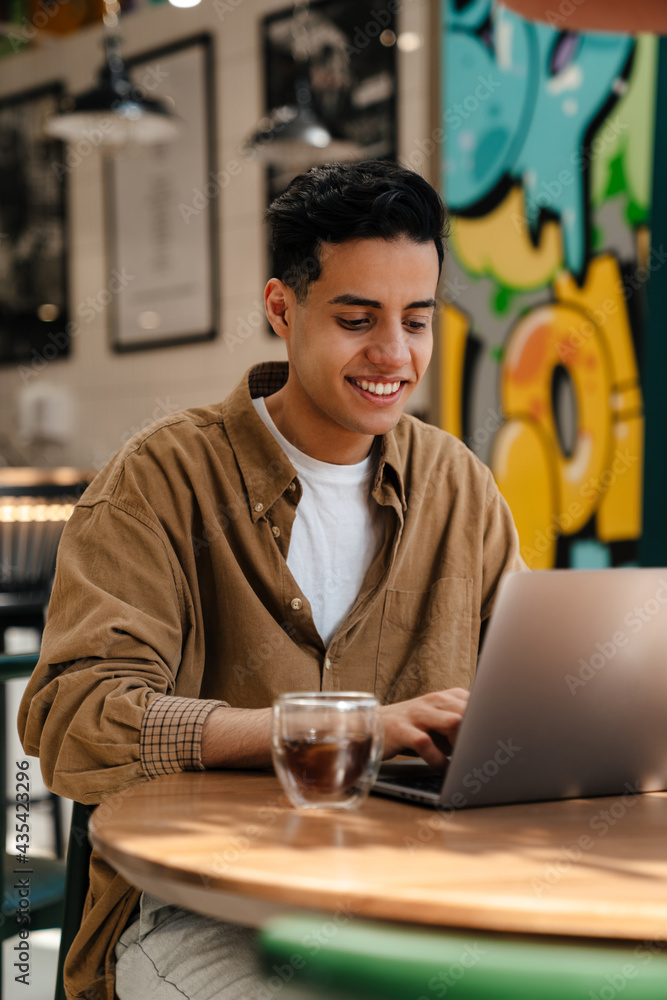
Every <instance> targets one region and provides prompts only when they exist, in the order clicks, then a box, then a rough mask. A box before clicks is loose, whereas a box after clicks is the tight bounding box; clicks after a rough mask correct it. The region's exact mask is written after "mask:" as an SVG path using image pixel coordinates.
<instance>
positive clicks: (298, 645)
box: [19, 161, 522, 1000]
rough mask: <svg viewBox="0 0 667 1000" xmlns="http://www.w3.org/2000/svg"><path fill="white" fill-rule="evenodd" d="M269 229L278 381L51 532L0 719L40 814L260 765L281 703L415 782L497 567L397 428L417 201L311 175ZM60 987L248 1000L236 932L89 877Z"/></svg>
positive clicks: (406, 186) (436, 442)
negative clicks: (342, 706)
mask: <svg viewBox="0 0 667 1000" xmlns="http://www.w3.org/2000/svg"><path fill="white" fill-rule="evenodd" d="M268 217H269V222H270V224H271V227H272V230H273V251H274V268H275V270H274V274H275V277H273V278H271V280H270V281H269V282H268V284H267V286H266V290H265V303H266V313H267V316H268V318H269V321H270V323H271V325H272V327H273V329H274V330H275V332H276V333H277V334H278V336H279V337H282V338H283V340H284V341H285V344H286V349H287V358H288V360H287V362H286V363H284V362H283V363H276V362H272V363H268V364H264V365H259V366H257V367H255V368H253V369H251V370H250V371H249V372H248V373H247V374H246V375H245V376H244V378H243V379H242V381H241V382H240V383H239V385H238V386H237V387H236V388H235V389H234V390H233V392H232V393H231V394H230V396H228V397H227V399H225V400H224V401H223V402H222V403H218V404H214V405H211V406H206V407H201V408H198V409H192V410H186V411H183V412H181V413H177V414H172V415H171V416H169V417H166V418H165V419H163V420H160V421H158V422H157V423H155V424H153V425H152V426H151V427H150V428H148V429H147V430H144V431H142V432H141V433H140V434H138V435H136V436H135V437H134V438H133V439H132V440H131V441H130V442H128V444H127V445H126V446H125V447H124V448H123V449H122V451H121V452H119V454H118V455H117V456H116V457H115V458H114V459H113V460H112V462H111V463H110V464H109V465H108V466H107V468H105V469H104V470H103V471H102V472H101V473H100V474H99V475H98V476H97V478H96V479H95V481H94V482H93V483H92V485H91V486H90V487H89V489H88V490H87V491H86V493H85V494H84V496H83V497H82V499H81V501H80V502H79V504H78V505H77V507H76V509H75V512H74V514H73V516H72V518H71V520H70V521H69V522H68V524H67V527H66V529H65V532H64V534H63V539H62V542H61V546H60V550H59V555H58V567H57V571H56V578H55V582H54V587H53V594H52V600H51V604H50V607H49V615H48V621H47V625H46V629H45V632H44V640H43V646H42V656H41V660H40V663H39V665H38V667H37V670H36V671H35V674H34V676H33V678H32V679H31V682H30V684H29V686H28V689H27V691H26V694H25V697H24V700H23V703H22V707H21V714H20V719H19V728H20V730H21V732H22V739H23V744H24V747H25V750H26V752H27V753H30V754H36V755H38V756H40V758H41V763H42V771H43V773H44V777H45V779H46V781H47V784H48V785H49V787H51V788H53V789H54V790H55V791H56V792H57V793H59V794H62V795H66V796H69V797H71V798H74V799H78V800H80V801H84V802H90V803H94V802H99V801H100V799H101V798H103V797H106V796H109V795H112V794H117V793H119V792H120V793H122V792H124V791H126V790H127V789H128V788H130V787H131V786H132V785H133V784H136V783H137V782H139V781H144V780H146V779H151V778H154V777H156V776H158V775H162V774H167V773H170V772H175V771H181V770H200V769H205V768H213V767H265V766H268V765H269V764H270V762H271V753H270V707H269V706H270V705H271V703H272V701H273V699H274V698H275V697H276V696H277V695H278V694H280V693H281V692H285V691H295V690H304V691H307V690H325V691H336V690H362V691H374V692H375V693H376V694H377V696H378V697H379V699H380V700H381V702H382V705H383V707H382V710H381V711H382V718H383V723H384V749H385V757H391V756H393V755H395V754H396V753H397V752H399V751H400V750H403V749H405V750H411V751H413V752H416V753H418V754H421V755H422V756H423V757H424V759H425V760H427V761H428V762H429V763H431V764H432V765H434V766H436V767H439V766H441V765H442V764H443V763H444V757H445V752H446V750H447V747H448V745H449V743H450V742H451V741H452V740H453V739H454V738H455V735H456V731H457V728H458V725H459V723H460V721H461V717H462V714H463V712H464V710H465V705H466V700H467V691H468V689H469V687H470V683H471V680H472V677H473V674H474V670H475V664H476V660H477V652H478V643H479V634H480V625H481V622H482V621H483V620H484V619H485V618H487V617H488V615H489V614H490V612H491V609H492V606H493V602H494V599H495V595H496V591H497V588H498V583H499V581H500V578H501V576H502V575H503V573H504V572H505V571H507V570H510V569H519V568H522V562H521V558H520V556H519V544H518V539H517V535H516V531H515V529H514V525H513V523H512V518H511V515H510V513H509V510H508V508H507V505H506V504H505V502H504V501H503V499H502V497H501V496H500V494H499V493H498V490H497V488H496V486H495V483H494V481H493V477H492V476H491V473H490V472H489V470H488V468H487V467H486V466H484V465H483V464H482V463H481V462H480V461H478V459H477V458H475V456H474V455H472V453H471V452H470V451H469V450H468V449H467V448H466V447H465V445H463V444H462V443H461V442H460V441H458V440H456V439H455V438H453V437H451V436H450V435H448V434H446V433H445V432H444V431H441V430H439V429H437V428H436V427H433V426H430V425H427V424H424V423H422V422H421V421H419V420H417V419H415V418H414V417H410V416H406V415H404V413H403V411H404V408H405V404H406V403H407V401H408V399H409V398H410V396H411V394H412V393H413V392H414V390H415V389H416V387H417V386H418V385H419V382H420V380H421V379H422V377H423V376H424V373H425V371H426V369H427V366H428V363H429V360H430V357H431V352H432V348H433V311H434V307H435V304H436V302H435V296H436V289H437V284H438V280H439V275H440V271H441V268H442V262H443V257H444V229H445V210H444V206H443V204H442V202H441V200H440V198H439V196H438V195H437V193H436V192H435V191H434V190H433V188H432V187H430V185H429V184H427V183H426V182H425V181H424V180H423V179H422V178H421V177H420V176H419V175H417V174H415V173H412V172H411V171H408V170H404V169H402V168H401V167H399V166H397V165H395V164H391V163H385V162H380V161H369V162H366V163H358V164H347V165H341V164H329V165H326V166H323V167H320V168H315V169H313V170H311V171H308V172H307V173H305V174H302V175H300V176H299V177H297V178H296V179H295V180H294V181H293V182H292V184H291V185H290V186H289V187H288V189H287V190H286V192H285V193H284V194H283V195H281V196H280V197H279V198H278V199H277V201H276V202H274V204H273V205H272V206H271V208H270V210H269V214H268ZM65 979H66V986H67V991H68V996H69V997H71V998H74V997H81V996H84V995H85V996H86V997H87V998H88V1000H113V996H114V988H115V990H116V995H117V996H118V997H119V998H120V1000H135V998H137V1000H145V998H146V997H150V998H151V1000H155V998H159V1000H162V998H164V1000H181V998H182V997H183V996H186V997H189V998H193V1000H195V998H196V1000H205V998H209V997H210V998H212V997H216V998H225V1000H232V998H236V1000H254V998H255V997H262V996H264V995H266V990H265V988H264V987H263V986H262V984H261V982H260V980H259V978H258V973H257V969H256V965H255V955H254V948H253V932H252V931H250V930H249V929H247V928H243V927H239V926H236V925H231V924H223V923H220V922H218V921H214V920H210V919H208V918H205V917H202V916H199V915H197V914H194V913H190V912H188V911H186V910H182V909H177V908H175V907H171V906H167V905H165V904H164V903H163V902H161V901H160V900H157V899H153V898H151V897H149V896H147V895H146V894H143V896H141V898H139V893H138V892H137V891H135V890H133V889H132V888H131V887H130V886H128V885H127V884H126V883H125V882H123V880H122V879H121V878H120V876H118V875H115V873H114V872H112V871H111V870H110V869H109V868H108V867H107V866H106V865H105V864H104V863H103V862H102V861H101V859H99V858H97V857H96V856H95V855H93V861H92V864H91V888H90V894H89V900H88V907H87V910H86V916H85V918H84V921H83V924H82V927H81V930H80V932H79V935H78V937H77V938H76V940H75V943H74V946H73V948H72V950H71V951H70V954H69V956H68V960H67V964H66V970H65Z"/></svg>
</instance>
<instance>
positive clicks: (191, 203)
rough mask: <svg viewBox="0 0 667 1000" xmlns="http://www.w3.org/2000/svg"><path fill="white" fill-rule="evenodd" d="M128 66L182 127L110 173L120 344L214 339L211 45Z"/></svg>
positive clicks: (114, 327)
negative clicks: (173, 136)
mask: <svg viewBox="0 0 667 1000" xmlns="http://www.w3.org/2000/svg"><path fill="white" fill-rule="evenodd" d="M127 66H128V69H129V71H130V75H131V78H132V81H133V83H134V85H135V86H136V87H138V88H140V91H141V92H142V93H143V94H145V96H147V97H151V98H156V97H157V98H160V99H162V100H164V101H167V102H168V103H169V104H170V105H172V106H173V110H174V112H175V113H176V114H177V115H178V117H179V118H180V119H181V121H182V129H181V132H180V134H179V136H178V137H177V138H176V139H175V140H173V141H172V142H170V143H165V144H163V145H158V146H152V147H139V148H136V149H134V150H132V151H127V152H126V153H124V154H123V155H122V156H118V157H115V158H110V159H109V160H108V161H107V164H106V167H105V189H106V198H105V205H106V222H107V227H106V228H107V240H108V275H109V287H110V290H111V292H112V297H111V301H110V303H109V319H110V340H111V346H112V348H113V350H114V351H116V352H125V351H139V350H147V349H154V348H162V347H168V346H177V345H182V344H186V343H195V342H197V341H206V340H211V339H213V338H215V337H216V336H217V335H218V314H219V309H218V303H219V299H220V288H219V274H220V266H219V252H218V226H217V215H218V196H219V193H220V188H219V185H218V184H217V175H216V166H215V148H216V143H215V109H214V85H213V42H212V38H211V36H210V35H209V34H202V35H197V36H194V37H190V38H186V39H183V40H180V41H178V42H175V43H173V44H171V45H168V46H166V47H162V48H157V49H153V50H151V51H148V52H145V53H143V54H141V55H138V56H136V57H134V58H131V59H127Z"/></svg>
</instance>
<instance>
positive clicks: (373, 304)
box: [329, 292, 437, 309]
mask: <svg viewBox="0 0 667 1000" xmlns="http://www.w3.org/2000/svg"><path fill="white" fill-rule="evenodd" d="M329 305H330V306H368V307H370V308H371V309H382V303H381V302H378V301H377V300H376V299H365V298H363V297H362V296H361V295H353V294H352V293H351V292H344V293H343V294H342V295H336V296H335V298H333V299H329ZM436 305H437V303H436V301H435V299H420V300H419V301H418V302H410V303H409V304H408V305H407V306H405V307H404V308H405V309H435V307H436Z"/></svg>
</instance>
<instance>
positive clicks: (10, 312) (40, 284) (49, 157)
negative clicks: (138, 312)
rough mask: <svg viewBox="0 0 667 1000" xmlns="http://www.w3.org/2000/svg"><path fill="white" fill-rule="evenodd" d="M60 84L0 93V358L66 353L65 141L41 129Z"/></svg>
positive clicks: (18, 360)
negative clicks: (52, 137) (13, 92)
mask: <svg viewBox="0 0 667 1000" xmlns="http://www.w3.org/2000/svg"><path fill="white" fill-rule="evenodd" d="M62 93H63V86H62V84H60V83H53V84H49V85H48V86H44V87H39V88H37V89H34V90H29V91H24V92H22V93H19V94H15V95H11V96H9V97H3V98H2V100H0V364H4V365H7V364H27V363H31V362H34V363H37V362H39V365H40V369H41V368H43V367H44V365H45V364H46V363H47V362H48V361H53V360H54V359H56V358H62V357H66V356H67V354H68V353H69V348H70V337H69V327H68V315H67V277H68V275H67V271H68V267H67V251H68V239H67V181H68V170H67V169H66V168H65V167H64V161H65V153H64V147H63V144H62V143H61V142H59V141H57V140H55V139H50V138H49V137H48V136H47V135H45V134H44V122H45V121H46V119H47V118H50V117H51V116H52V115H54V114H55V113H56V112H57V110H58V107H59V104H60V99H61V96H62Z"/></svg>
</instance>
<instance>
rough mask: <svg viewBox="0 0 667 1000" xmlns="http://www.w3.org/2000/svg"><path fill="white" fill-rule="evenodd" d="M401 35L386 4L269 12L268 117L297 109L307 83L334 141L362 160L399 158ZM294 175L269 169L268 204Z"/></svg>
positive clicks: (331, 2)
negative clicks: (300, 92) (350, 148)
mask: <svg viewBox="0 0 667 1000" xmlns="http://www.w3.org/2000/svg"><path fill="white" fill-rule="evenodd" d="M389 7H391V4H390V5H389ZM396 7H398V4H397V5H396ZM396 31H397V28H396V15H395V12H394V10H393V9H392V10H389V9H388V5H387V0H312V2H311V3H310V4H309V5H308V7H307V10H306V11H305V14H304V10H303V9H302V8H299V9H295V7H288V8H286V9H285V10H282V11H278V12H277V13H274V14H268V15H267V16H266V17H264V18H263V20H262V39H263V49H264V103H265V107H266V111H267V112H269V111H270V110H271V109H272V108H279V107H281V106H285V105H287V106H289V105H294V104H295V101H296V99H297V91H298V90H299V89H300V88H303V86H304V85H305V86H306V87H307V89H308V91H309V96H310V98H311V101H312V108H313V111H314V112H315V114H316V115H317V117H318V118H319V120H320V121H321V122H322V124H324V125H325V126H326V127H327V128H328V130H329V132H330V133H331V136H332V138H333V139H334V140H343V141H345V142H348V143H353V144H356V145H357V147H358V152H357V154H356V156H355V158H358V159H364V160H371V159H389V160H395V159H396V156H397V135H396V104H397V94H396V41H397V36H396ZM297 57H298V58H297ZM314 152H315V151H314ZM328 158H329V157H327V159H328ZM319 159H320V161H321V159H322V158H321V156H320V158H319ZM334 159H335V157H334ZM315 162H317V161H316V160H315V158H314V159H313V163H315ZM304 169H306V167H304ZM295 173H296V171H293V170H289V169H287V170H285V169H282V168H278V167H270V168H269V171H268V189H267V201H268V203H269V204H270V203H271V201H272V200H273V199H274V198H276V197H277V196H278V195H279V194H280V193H281V192H282V191H284V189H285V188H286V187H287V185H288V184H289V182H290V181H291V180H292V177H293V176H294V175H295Z"/></svg>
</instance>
